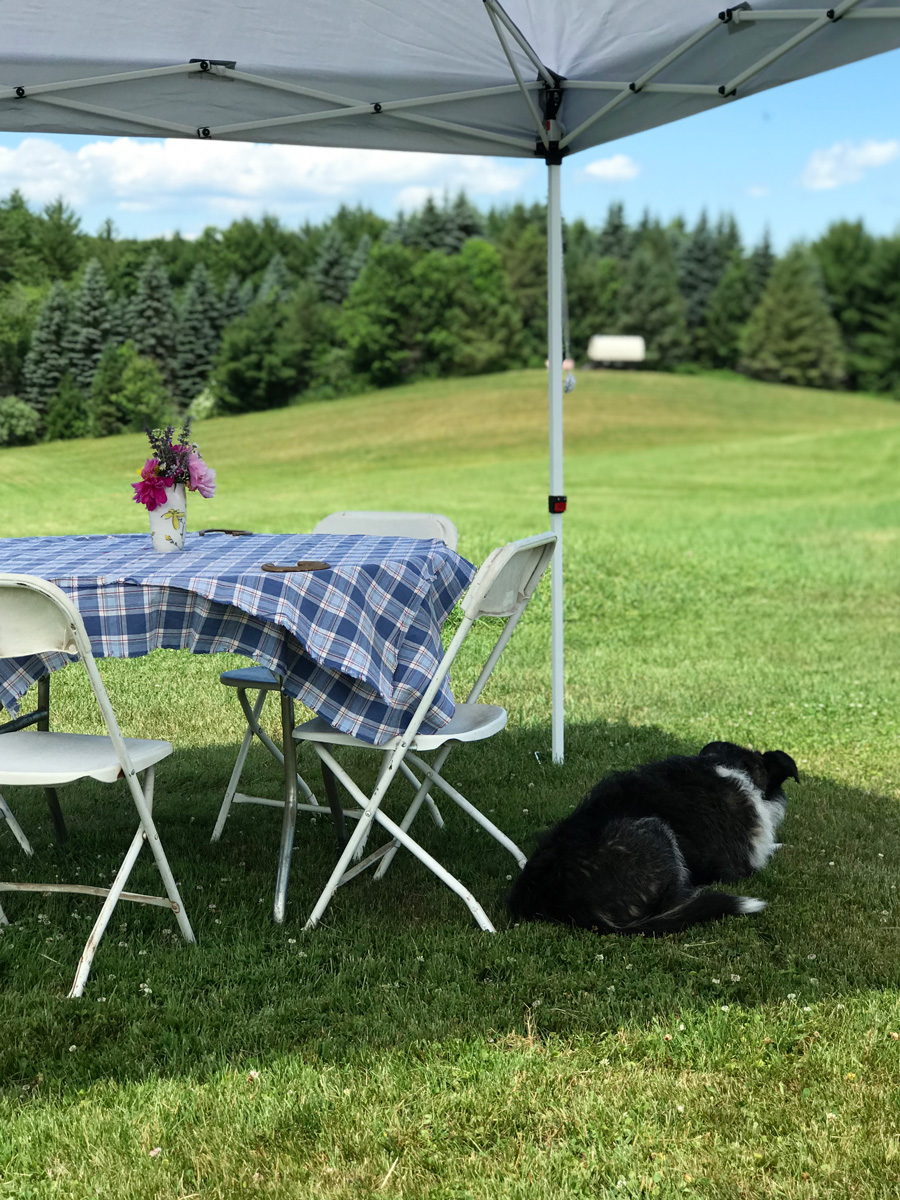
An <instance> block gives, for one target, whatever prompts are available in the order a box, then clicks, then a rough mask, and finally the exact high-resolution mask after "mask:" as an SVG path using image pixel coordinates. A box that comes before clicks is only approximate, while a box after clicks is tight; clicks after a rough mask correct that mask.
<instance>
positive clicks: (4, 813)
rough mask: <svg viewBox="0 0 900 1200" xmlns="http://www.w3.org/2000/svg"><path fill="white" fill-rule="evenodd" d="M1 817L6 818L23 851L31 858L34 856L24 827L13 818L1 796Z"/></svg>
mask: <svg viewBox="0 0 900 1200" xmlns="http://www.w3.org/2000/svg"><path fill="white" fill-rule="evenodd" d="M0 817H4V818H5V819H6V823H7V825H8V826H9V827H10V829H11V830H12V832H13V837H14V838H15V839H16V841H17V842H18V843H19V845H20V846H21V847H22V849H23V850H24V851H25V853H26V854H27V855H29V856H31V855H33V854H34V851H33V850H32V848H31V843H30V842H29V840H28V838H27V837H26V836H25V834H24V832H23V830H22V826H21V825H20V824H19V822H18V821H17V820H16V818H15V817H14V816H13V814H12V811H11V810H10V807H9V805H8V804H7V803H6V801H5V800H4V799H3V796H2V795H0Z"/></svg>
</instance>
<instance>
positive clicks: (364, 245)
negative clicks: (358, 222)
mask: <svg viewBox="0 0 900 1200" xmlns="http://www.w3.org/2000/svg"><path fill="white" fill-rule="evenodd" d="M371 249H372V239H371V238H370V237H369V235H368V234H367V233H364V234H363V235H362V237H361V238H360V239H359V241H358V242H357V244H356V249H355V250H354V251H353V255H352V257H351V259H350V264H349V268H348V274H349V276H350V283H349V286H348V289H347V290H348V291H349V290H350V287H352V286H353V284H354V283H355V281H356V280H357V279H358V278H359V275H360V272H361V271H362V269H363V267H364V266H365V265H366V263H367V262H368V259H369V253H370V252H371Z"/></svg>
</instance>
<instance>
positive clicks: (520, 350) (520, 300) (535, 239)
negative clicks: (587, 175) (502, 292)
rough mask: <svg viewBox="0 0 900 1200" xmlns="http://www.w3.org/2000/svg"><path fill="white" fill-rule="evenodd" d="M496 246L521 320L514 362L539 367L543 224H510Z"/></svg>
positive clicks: (543, 343)
mask: <svg viewBox="0 0 900 1200" xmlns="http://www.w3.org/2000/svg"><path fill="white" fill-rule="evenodd" d="M517 207H519V209H520V211H521V206H517ZM497 248H498V250H499V251H500V254H501V256H502V258H503V265H504V268H505V270H506V274H507V277H508V279H509V286H510V289H511V291H512V295H513V300H514V302H515V306H516V308H517V309H518V311H519V316H520V319H521V322H522V332H521V334H520V335H519V344H518V347H517V353H516V358H515V364H514V365H519V366H528V367H542V366H543V365H544V363H545V362H546V359H547V231H546V224H545V225H544V227H539V226H538V225H536V224H535V223H533V222H531V221H530V220H526V222H525V223H524V224H522V225H521V226H520V227H519V230H518V233H516V228H515V225H514V224H510V225H509V226H508V227H507V233H506V234H505V236H504V238H503V240H502V241H501V242H500V243H499V244H498V247H497Z"/></svg>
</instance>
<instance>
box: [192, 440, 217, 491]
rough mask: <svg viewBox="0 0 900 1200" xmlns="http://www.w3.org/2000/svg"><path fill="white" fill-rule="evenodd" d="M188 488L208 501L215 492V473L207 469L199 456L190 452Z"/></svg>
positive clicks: (209, 468)
mask: <svg viewBox="0 0 900 1200" xmlns="http://www.w3.org/2000/svg"><path fill="white" fill-rule="evenodd" d="M188 475H189V476H190V479H189V480H188V487H189V488H190V490H191V491H192V492H199V493H200V495H201V496H205V497H206V499H207V500H208V499H209V498H210V496H212V495H213V493H214V492H215V490H216V473H215V471H214V470H213V469H212V467H208V466H207V465H206V463H205V462H204V461H203V459H202V458H201V457H200V455H199V454H197V453H196V452H194V451H192V452H191V453H190V454H189V455H188Z"/></svg>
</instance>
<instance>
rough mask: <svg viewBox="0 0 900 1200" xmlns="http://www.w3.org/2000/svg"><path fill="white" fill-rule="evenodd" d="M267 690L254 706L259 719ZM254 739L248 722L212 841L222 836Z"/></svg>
mask: <svg viewBox="0 0 900 1200" xmlns="http://www.w3.org/2000/svg"><path fill="white" fill-rule="evenodd" d="M267 694H268V693H267V692H265V691H262V690H260V692H259V694H258V695H257V697H256V703H255V704H254V706H253V716H254V718H255V719H256V720H257V722H258V721H259V715H260V713H261V712H262V709H263V705H264V704H265V702H266V696H267ZM252 741H253V728H252V727H251V725H250V724H249V722H248V724H247V728H246V729H245V730H244V740H243V741H242V742H241V748H240V750H238V756H237V760H236V762H235V764H234V770H233V771H232V772H231V779H230V780H229V781H228V787H227V788H226V789H225V799H224V800H223V801H222V807H221V808H220V809H219V815H218V817H217V818H216V824H215V828H214V829H213V831H212V837H211V838H210V839H209V840H210V841H211V842H217V841H218V840H219V838H220V837H221V836H222V830H223V829H224V828H225V821H226V820H227V818H228V811H229V809H230V808H231V802H232V800H233V799H234V793H235V792H236V791H237V788H238V784H239V783H240V782H241V774H242V773H243V770H244V763H245V762H246V761H247V752H248V751H249V749H250V743H251V742H252Z"/></svg>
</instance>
